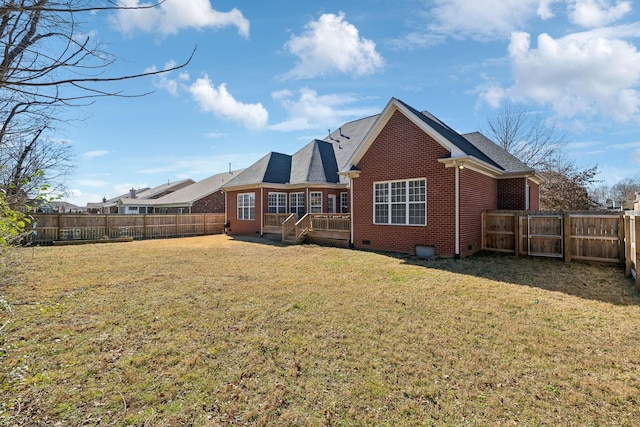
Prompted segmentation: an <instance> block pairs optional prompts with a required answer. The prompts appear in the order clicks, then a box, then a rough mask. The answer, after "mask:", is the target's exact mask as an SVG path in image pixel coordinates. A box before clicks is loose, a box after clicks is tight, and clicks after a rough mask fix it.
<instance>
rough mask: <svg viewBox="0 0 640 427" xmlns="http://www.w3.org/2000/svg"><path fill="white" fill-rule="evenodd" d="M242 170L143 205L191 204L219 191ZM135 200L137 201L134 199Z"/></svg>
mask: <svg viewBox="0 0 640 427" xmlns="http://www.w3.org/2000/svg"><path fill="white" fill-rule="evenodd" d="M243 170H244V169H240V170H236V171H232V172H224V173H219V174H216V175H213V176H210V177H208V178H205V179H203V180H201V181H198V182H196V183H194V184H191V185H188V186H186V187H183V188H181V189H179V190H177V191H174V192H173V193H169V194H167V195H166V196H162V197H159V198H157V199H150V200H144V201H143V202H144V204H150V205H156V206H157V205H178V204H189V205H190V204H192V203H193V202H196V201H198V200H200V199H202V198H204V197H207V196H209V195H210V194H213V193H215V192H216V191H218V190H220V188H221V187H222V186H223V185H224V184H225V183H227V182H229V181H230V180H231V179H233V178H234V177H235V176H237V175H238V174H240V172H242V171H243ZM136 200H137V199H136Z"/></svg>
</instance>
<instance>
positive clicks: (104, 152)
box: [82, 150, 109, 159]
mask: <svg viewBox="0 0 640 427" xmlns="http://www.w3.org/2000/svg"><path fill="white" fill-rule="evenodd" d="M107 154H109V152H108V151H107V150H95V151H87V152H86V153H83V154H82V157H84V158H85V159H95V158H96V157H102V156H106V155H107Z"/></svg>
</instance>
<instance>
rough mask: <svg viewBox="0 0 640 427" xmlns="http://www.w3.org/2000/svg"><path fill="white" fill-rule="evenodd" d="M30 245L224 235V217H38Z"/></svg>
mask: <svg viewBox="0 0 640 427" xmlns="http://www.w3.org/2000/svg"><path fill="white" fill-rule="evenodd" d="M32 216H33V221H32V224H31V226H32V228H31V230H30V231H31V234H30V237H29V241H30V242H31V243H34V244H49V243H52V242H56V241H96V240H113V239H122V238H133V239H154V238H155V239H157V238H169V237H187V236H202V235H211V234H220V233H222V232H223V230H224V214H219V213H217V214H213V213H212V214H179V215H152V214H148V215H78V214H76V215H73V214H35V215H32Z"/></svg>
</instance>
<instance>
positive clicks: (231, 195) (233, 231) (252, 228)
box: [226, 189, 262, 236]
mask: <svg viewBox="0 0 640 427" xmlns="http://www.w3.org/2000/svg"><path fill="white" fill-rule="evenodd" d="M244 193H254V194H255V195H256V217H255V219H253V220H241V219H238V194H244ZM226 200H227V221H228V222H229V228H228V229H227V234H230V235H244V236H246V235H254V234H256V233H258V234H259V233H260V216H261V215H260V212H262V209H261V208H262V206H261V204H260V189H254V190H242V191H229V192H227V193H226Z"/></svg>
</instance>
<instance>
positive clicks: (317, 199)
mask: <svg viewBox="0 0 640 427" xmlns="http://www.w3.org/2000/svg"><path fill="white" fill-rule="evenodd" d="M309 201H310V202H311V204H310V206H309V212H311V213H322V192H320V191H312V192H311V193H309Z"/></svg>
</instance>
